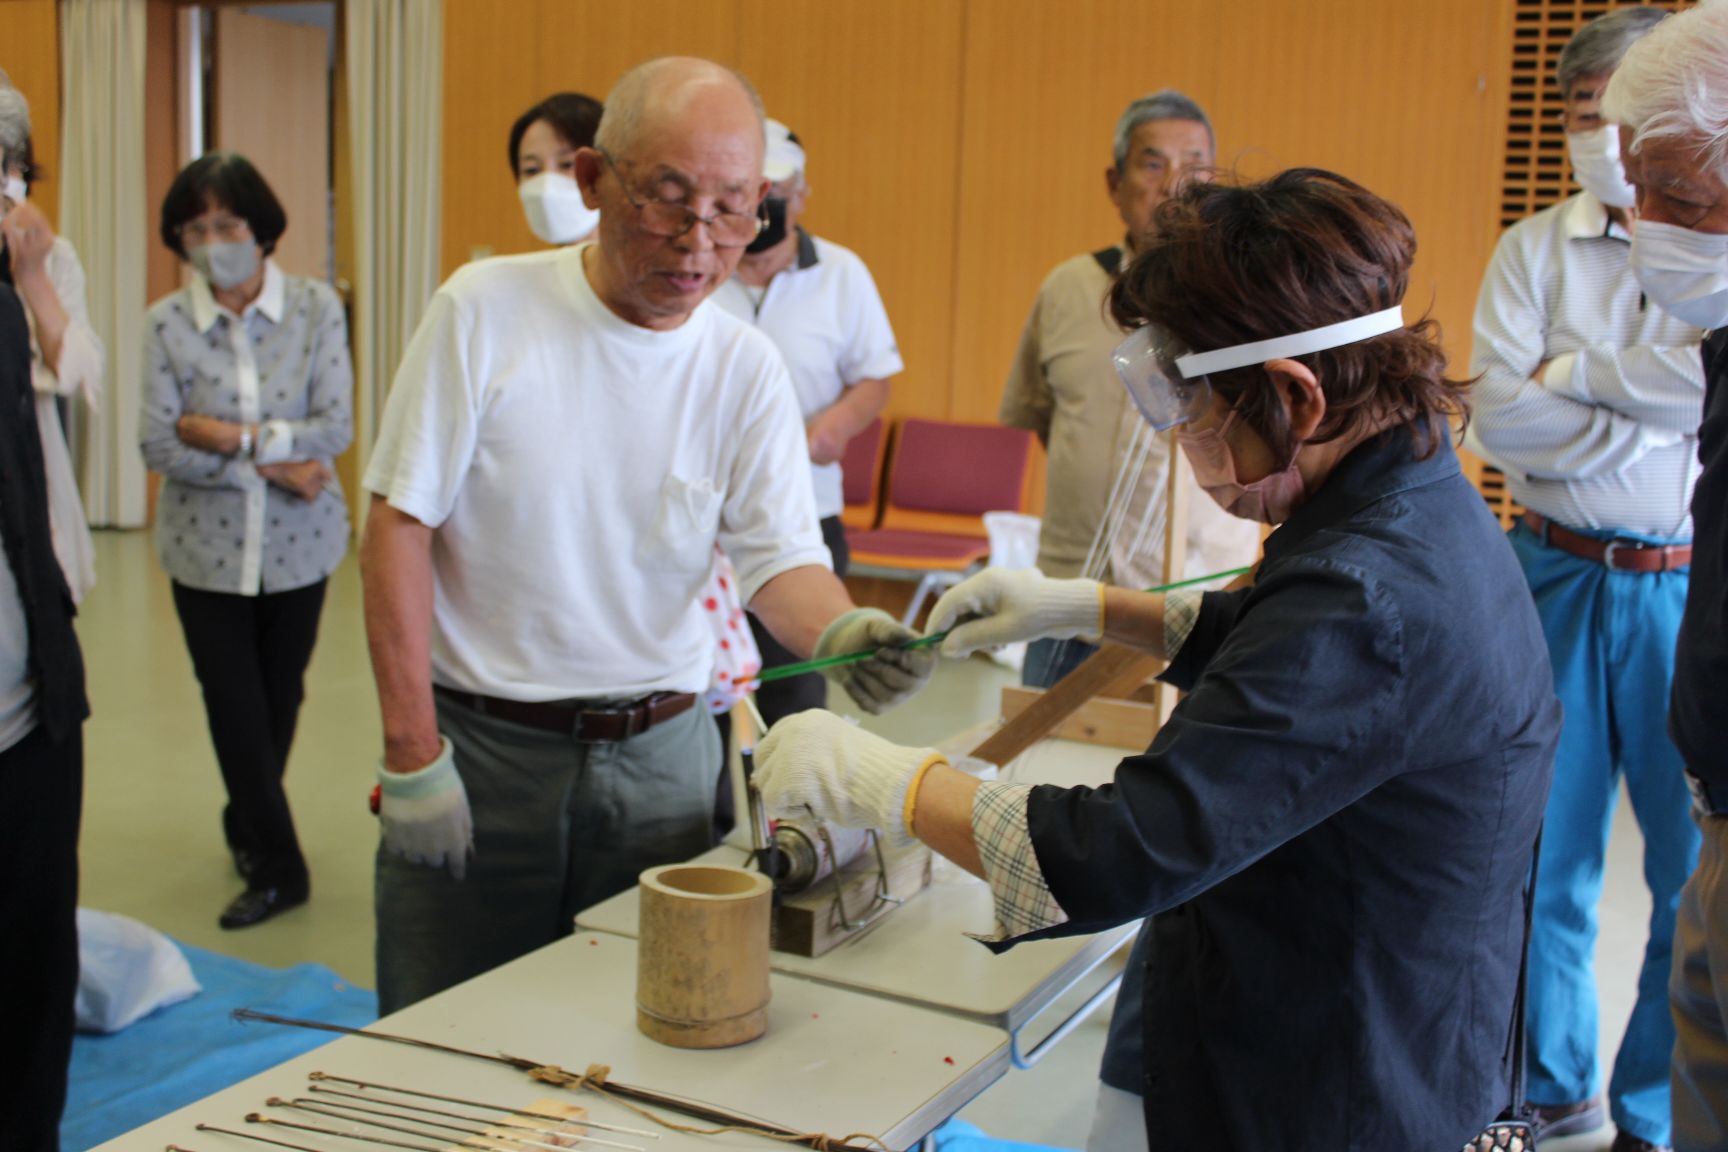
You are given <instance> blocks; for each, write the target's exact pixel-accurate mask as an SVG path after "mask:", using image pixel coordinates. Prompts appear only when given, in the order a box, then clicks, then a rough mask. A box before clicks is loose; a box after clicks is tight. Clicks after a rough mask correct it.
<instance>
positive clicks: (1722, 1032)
mask: <svg viewBox="0 0 1728 1152" xmlns="http://www.w3.org/2000/svg"><path fill="white" fill-rule="evenodd" d="M1693 811H1694V814H1695V818H1696V819H1697V821H1698V826H1699V827H1700V828H1701V829H1702V830H1703V832H1704V842H1703V845H1702V847H1701V849H1700V851H1699V853H1698V867H1697V868H1696V870H1694V871H1693V873H1692V878H1691V879H1690V880H1688V881H1686V886H1685V887H1684V888H1682V889H1681V890H1680V911H1679V916H1678V919H1677V922H1676V927H1675V931H1674V967H1673V972H1672V975H1671V977H1670V978H1669V982H1668V1002H1669V1006H1670V1007H1671V1008H1672V1009H1673V1011H1674V1025H1675V1033H1676V1035H1675V1044H1674V1066H1673V1070H1672V1072H1673V1075H1672V1081H1671V1089H1672V1096H1673V1108H1674V1149H1675V1152H1721V1149H1723V1148H1725V1147H1728V816H1705V815H1702V814H1698V813H1697V809H1696V808H1694V809H1693Z"/></svg>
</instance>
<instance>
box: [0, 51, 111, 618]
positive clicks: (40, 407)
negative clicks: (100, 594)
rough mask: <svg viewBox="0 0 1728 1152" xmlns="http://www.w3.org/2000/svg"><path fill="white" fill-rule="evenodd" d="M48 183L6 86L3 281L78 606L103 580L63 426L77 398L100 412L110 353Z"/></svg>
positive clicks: (0, 88) (14, 93)
mask: <svg viewBox="0 0 1728 1152" xmlns="http://www.w3.org/2000/svg"><path fill="white" fill-rule="evenodd" d="M40 178H41V173H40V172H39V171H38V170H37V167H36V161H35V156H34V149H33V148H32V147H31V139H30V105H29V104H28V103H27V102H26V101H25V99H24V94H23V93H21V92H19V91H18V90H17V89H16V88H13V87H11V86H10V85H5V84H0V180H3V183H0V243H3V245H4V251H0V278H4V279H5V280H6V281H7V282H8V283H10V284H11V285H12V286H13V288H15V289H16V290H17V292H18V298H19V299H20V300H22V301H23V302H24V312H25V317H26V319H27V320H28V321H29V323H30V377H31V384H32V385H33V386H34V387H35V390H36V424H37V426H38V428H39V429H40V431H41V436H42V465H43V471H44V472H45V473H46V475H47V477H48V519H49V523H50V526H51V527H52V529H53V534H54V555H55V557H56V558H57V559H58V560H59V561H60V570H61V571H62V572H63V573H65V575H66V586H67V587H68V588H69V589H70V590H71V592H72V599H73V601H74V602H76V601H81V600H83V599H84V595H85V593H87V592H89V591H90V589H91V587H92V586H94V585H95V583H96V558H95V548H94V547H93V546H92V544H91V542H90V528H89V526H88V525H87V524H86V523H85V521H84V503H83V501H82V500H81V499H79V496H78V480H77V477H76V476H75V475H74V473H73V470H72V456H71V453H70V451H69V450H68V448H67V443H66V433H65V431H64V430H63V429H62V427H61V423H60V402H61V401H62V399H65V400H68V401H70V400H71V398H72V397H79V398H82V400H83V401H84V403H85V404H86V405H88V406H89V409H90V411H91V412H92V413H94V412H95V411H96V403H97V397H98V396H99V395H100V394H101V390H102V372H103V367H104V354H103V350H102V340H101V337H99V336H97V335H96V330H95V329H94V328H92V327H91V326H90V308H89V305H88V304H87V303H86V302H85V299H84V265H83V264H82V263H81V262H80V261H79V259H78V253H77V251H76V250H74V249H73V247H72V244H71V242H70V241H68V240H67V239H66V238H65V237H64V236H56V235H55V234H54V229H53V227H52V226H51V225H50V224H49V223H48V218H47V217H46V216H45V215H43V214H42V212H41V210H40V209H38V208H37V207H36V206H35V205H34V204H32V203H31V202H30V186H31V185H32V184H34V183H35V182H36V181H37V180H38V179H40Z"/></svg>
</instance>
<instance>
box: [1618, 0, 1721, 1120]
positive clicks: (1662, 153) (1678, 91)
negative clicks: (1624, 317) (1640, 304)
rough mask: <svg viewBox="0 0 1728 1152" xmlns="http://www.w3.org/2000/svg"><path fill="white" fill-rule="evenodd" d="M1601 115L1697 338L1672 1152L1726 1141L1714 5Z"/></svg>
mask: <svg viewBox="0 0 1728 1152" xmlns="http://www.w3.org/2000/svg"><path fill="white" fill-rule="evenodd" d="M1603 113H1604V115H1606V116H1607V118H1608V119H1609V120H1610V121H1612V122H1614V123H1616V124H1618V125H1619V126H1620V139H1621V144H1622V148H1621V150H1622V152H1623V153H1624V156H1625V165H1626V175H1627V178H1628V179H1629V180H1630V181H1631V183H1632V185H1633V186H1634V187H1635V188H1637V190H1638V228H1637V232H1636V234H1635V235H1634V237H1633V241H1632V270H1633V272H1634V273H1635V274H1636V275H1637V277H1638V281H1639V283H1640V284H1642V285H1643V287H1644V290H1645V292H1647V293H1648V294H1649V297H1650V301H1651V303H1653V304H1655V305H1657V306H1659V307H1661V308H1664V309H1666V310H1667V311H1668V312H1670V313H1672V314H1673V315H1675V316H1677V317H1679V318H1680V319H1681V320H1684V321H1686V322H1687V323H1690V324H1695V325H1697V326H1698V327H1700V328H1706V329H1710V330H1711V332H1710V336H1709V337H1708V339H1706V340H1705V342H1704V352H1703V356H1704V372H1705V399H1704V422H1703V425H1702V426H1701V428H1700V429H1699V434H1698V456H1699V460H1700V461H1701V462H1702V464H1703V472H1702V474H1701V475H1700V476H1699V478H1698V483H1697V485H1696V487H1695V489H1694V492H1693V497H1692V518H1693V521H1694V524H1695V526H1696V527H1695V535H1694V538H1693V558H1692V581H1691V588H1690V591H1689V593H1688V595H1687V599H1686V612H1685V616H1684V619H1683V620H1682V622H1681V627H1680V643H1679V647H1678V651H1677V654H1676V661H1675V677H1674V694H1673V706H1672V711H1671V714H1670V717H1669V730H1670V732H1671V734H1672V735H1673V738H1674V742H1675V744H1676V745H1677V746H1678V747H1679V749H1680V754H1681V756H1682V757H1683V758H1684V759H1685V762H1686V772H1687V775H1688V779H1689V782H1690V783H1691V786H1692V794H1693V811H1694V816H1695V818H1696V819H1697V821H1698V824H1699V827H1700V828H1701V829H1702V830H1703V844H1702V847H1701V849H1700V852H1699V858H1698V867H1697V869H1696V871H1694V872H1693V874H1692V877H1691V879H1690V880H1688V881H1687V883H1686V886H1685V888H1684V889H1683V890H1682V892H1681V897H1680V909H1679V919H1678V924H1677V928H1676V931H1675V941H1674V966H1673V971H1672V975H1671V979H1670V984H1669V999H1670V1003H1671V1006H1672V1008H1673V1012H1674V1021H1675V1025H1676V1029H1677V1033H1678V1035H1677V1038H1676V1043H1675V1046H1674V1063H1673V1079H1672V1094H1673V1110H1674V1147H1675V1148H1676V1149H1682V1150H1685V1152H1704V1150H1706V1149H1709V1150H1712V1152H1716V1150H1720V1149H1722V1148H1725V1147H1728V0H1706V3H1704V4H1701V5H1700V6H1698V7H1697V8H1695V9H1691V10H1689V11H1686V12H1682V13H1680V14H1679V15H1677V16H1674V17H1672V18H1671V19H1669V20H1667V21H1665V22H1664V23H1663V24H1662V25H1661V26H1659V27H1658V28H1657V29H1656V30H1655V31H1654V32H1652V33H1651V34H1650V35H1649V36H1646V37H1645V38H1644V39H1643V40H1641V41H1640V42H1639V43H1637V44H1636V45H1634V46H1633V47H1632V49H1631V50H1630V51H1629V52H1627V54H1626V58H1625V60H1624V61H1623V62H1622V63H1621V65H1620V68H1619V70H1618V71H1617V72H1616V73H1615V74H1614V78H1613V80H1612V81H1611V82H1610V83H1609V85H1608V92H1607V96H1606V99H1605V101H1604V104H1603Z"/></svg>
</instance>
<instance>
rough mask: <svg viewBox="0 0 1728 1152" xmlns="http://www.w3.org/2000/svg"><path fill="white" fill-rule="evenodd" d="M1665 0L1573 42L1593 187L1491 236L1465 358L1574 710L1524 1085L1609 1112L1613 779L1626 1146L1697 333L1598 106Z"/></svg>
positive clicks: (1567, 1126) (1685, 540)
mask: <svg viewBox="0 0 1728 1152" xmlns="http://www.w3.org/2000/svg"><path fill="white" fill-rule="evenodd" d="M1666 16H1667V13H1666V12H1665V11H1664V10H1663V9H1661V8H1654V7H1638V8H1619V9H1616V10H1614V11H1613V12H1610V13H1608V14H1607V15H1605V16H1600V17H1597V18H1596V19H1594V20H1591V21H1590V22H1589V23H1587V24H1585V25H1584V26H1583V27H1582V28H1580V29H1579V30H1578V32H1577V34H1576V35H1574V36H1573V37H1572V39H1571V40H1570V41H1568V43H1567V44H1566V48H1565V50H1564V51H1563V52H1561V54H1560V62H1559V74H1560V91H1561V95H1562V97H1563V99H1564V101H1565V104H1564V107H1565V116H1566V132H1567V137H1566V143H1567V150H1568V151H1569V152H1570V153H1571V157H1572V170H1573V174H1574V175H1575V176H1576V177H1577V179H1578V182H1579V184H1581V185H1582V186H1583V191H1581V192H1579V193H1578V194H1577V195H1575V196H1571V197H1569V198H1567V199H1566V200H1563V201H1561V202H1560V203H1559V204H1556V205H1554V206H1553V207H1550V208H1547V209H1544V210H1543V211H1541V212H1538V213H1536V214H1535V215H1533V216H1530V217H1528V218H1526V219H1524V220H1520V221H1519V222H1518V223H1517V224H1515V225H1513V226H1512V227H1511V228H1510V229H1508V230H1507V232H1506V234H1505V235H1504V236H1502V237H1501V238H1500V243H1499V245H1498V246H1497V247H1496V249H1495V251H1494V258H1493V260H1492V262H1491V263H1490V264H1489V266H1488V271H1487V274H1486V275H1485V276H1484V277H1483V281H1482V291H1481V295H1480V297H1479V298H1478V300H1477V304H1476V317H1475V335H1476V341H1475V349H1474V356H1473V359H1472V363H1471V372H1472V373H1473V374H1475V375H1476V376H1477V384H1476V388H1475V390H1474V401H1473V412H1472V420H1471V422H1470V441H1471V445H1472V447H1474V448H1475V449H1476V450H1477V451H1478V452H1479V453H1481V454H1482V455H1483V456H1485V457H1487V458H1488V459H1490V460H1492V461H1493V462H1494V463H1495V464H1497V465H1499V466H1500V467H1501V468H1502V469H1504V470H1505V472H1506V475H1507V482H1508V484H1509V485H1510V487H1511V490H1512V495H1513V496H1514V497H1516V498H1517V500H1518V502H1519V503H1520V504H1522V505H1523V506H1524V508H1525V509H1526V512H1525V514H1524V516H1523V518H1522V519H1521V521H1520V522H1519V523H1518V524H1516V525H1514V526H1513V529H1512V532H1511V534H1510V538H1511V541H1512V548H1513V551H1514V552H1515V553H1516V554H1517V556H1518V563H1519V566H1520V567H1521V568H1522V569H1523V572H1524V578H1525V580H1526V581H1527V582H1528V584H1529V586H1530V592H1531V595H1532V596H1533V597H1534V598H1535V602H1536V609H1537V612H1538V614H1539V615H1540V616H1541V618H1542V629H1543V632H1544V634H1545V636H1546V639H1547V643H1548V650H1549V656H1550V659H1551V660H1552V662H1553V665H1554V686H1555V690H1556V691H1557V692H1558V693H1559V695H1560V699H1561V702H1562V704H1563V705H1564V706H1565V710H1566V719H1565V723H1564V725H1563V727H1562V729H1561V734H1560V748H1559V752H1558V754H1557V756H1556V759H1555V764H1554V787H1553V791H1552V793H1551V794H1550V796H1549V798H1548V805H1547V821H1546V824H1545V826H1544V831H1543V836H1542V853H1541V856H1542V858H1541V861H1540V863H1539V868H1538V879H1537V884H1536V903H1535V910H1534V915H1533V917H1532V925H1531V936H1530V969H1529V971H1530V981H1529V994H1528V998H1527V1012H1526V1019H1527V1022H1528V1026H1529V1031H1528V1039H1529V1043H1528V1055H1529V1072H1530V1080H1529V1084H1530V1087H1529V1097H1530V1100H1531V1102H1532V1103H1533V1104H1535V1105H1536V1106H1537V1110H1538V1120H1539V1135H1540V1136H1542V1137H1552V1136H1564V1135H1568V1134H1570V1133H1575V1132H1587V1131H1591V1130H1593V1129H1595V1128H1598V1127H1600V1126H1601V1124H1602V1122H1603V1118H1604V1117H1603V1108H1602V1102H1601V1097H1600V1092H1601V1090H1602V1074H1601V1070H1600V1067H1599V1061H1598V1057H1597V1043H1598V1040H1597V1036H1598V1029H1597V993H1596V980H1595V971H1594V964H1593V957H1592V953H1593V952H1594V949H1595V945H1596V904H1597V900H1598V899H1599V897H1600V896H1601V892H1602V876H1603V871H1604V867H1603V866H1604V863H1605V861H1606V857H1607V852H1608V833H1609V828H1610V826H1611V825H1612V823H1613V815H1614V807H1615V798H1616V796H1617V795H1618V793H1619V790H1620V782H1621V780H1622V779H1624V781H1625V785H1626V790H1627V792H1628V793H1629V794H1630V796H1631V799H1632V811H1633V814H1634V816H1635V817H1636V819H1637V821H1638V827H1639V829H1640V830H1641V831H1642V832H1643V847H1644V860H1643V865H1644V867H1643V875H1644V881H1645V883H1646V884H1647V885H1648V886H1649V889H1650V899H1651V914H1650V934H1649V938H1648V942H1647V944H1646V947H1645V951H1644V963H1643V967H1642V971H1641V972H1640V974H1639V979H1638V987H1637V1000H1636V1002H1635V1004H1634V1006H1633V1009H1632V1016H1631V1019H1630V1021H1629V1022H1628V1024H1627V1026H1626V1031H1625V1034H1624V1036H1623V1037H1622V1039H1621V1041H1620V1045H1619V1050H1618V1052H1616V1053H1615V1054H1614V1055H1613V1061H1612V1063H1613V1075H1612V1077H1611V1078H1610V1079H1609V1081H1608V1110H1609V1112H1610V1113H1611V1115H1612V1118H1613V1121H1614V1124H1615V1126H1616V1128H1617V1129H1618V1131H1617V1133H1616V1135H1615V1139H1614V1152H1646V1150H1648V1149H1659V1148H1663V1147H1665V1146H1666V1145H1667V1144H1668V1139H1669V1107H1668V1061H1669V1054H1670V1053H1671V1052H1672V1051H1673V1048H1674V1025H1673V1021H1672V1019H1671V1017H1670V1015H1669V1012H1668V1002H1667V996H1666V994H1665V992H1664V986H1665V983H1666V980H1667V973H1668V968H1669V965H1670V963H1671V961H1672V951H1671V949H1672V944H1673V940H1674V917H1675V908H1676V906H1677V905H1678V903H1679V899H1680V888H1681V885H1683V884H1684V883H1685V882H1686V877H1687V875H1688V874H1689V873H1690V872H1691V871H1692V866H1693V864H1694V863H1695V862H1696V860H1697V853H1698V832H1697V829H1695V828H1694V827H1693V825H1692V821H1691V819H1690V816H1689V810H1690V807H1691V805H1690V801H1689V798H1688V796H1687V793H1686V783H1685V772H1684V765H1683V764H1682V762H1681V759H1680V754H1679V752H1678V751H1677V750H1676V749H1675V747H1674V743H1673V741H1671V740H1670V739H1669V738H1668V733H1667V716H1668V695H1669V683H1670V681H1671V679H1672V676H1673V667H1674V645H1675V638H1676V636H1677V635H1678V633H1679V631H1680V617H1681V613H1682V611H1683V610H1684V608H1685V604H1686V586H1687V580H1688V574H1687V572H1688V565H1689V564H1690V563H1691V557H1692V531H1693V528H1692V517H1691V515H1690V514H1689V513H1688V512H1687V505H1688V504H1689V503H1690V502H1691V497H1692V484H1693V481H1694V480H1695V479H1696V478H1697V475H1698V460H1697V455H1698V442H1697V431H1698V421H1699V417H1700V414H1701V412H1702V410H1703V400H1704V371H1703V366H1702V365H1701V364H1700V363H1699V361H1698V343H1699V341H1700V340H1701V339H1702V337H1703V333H1702V332H1701V331H1699V329H1698V327H1697V326H1696V325H1694V324H1690V323H1688V322H1687V321H1686V320H1685V319H1683V318H1681V317H1678V316H1675V315H1672V314H1670V313H1668V312H1667V311H1665V310H1663V309H1661V308H1659V307H1653V306H1652V305H1651V304H1650V303H1649V301H1648V300H1647V299H1646V296H1645V293H1644V292H1642V291H1641V290H1640V288H1639V285H1638V281H1637V279H1636V278H1635V277H1634V276H1633V274H1632V260H1631V249H1632V244H1633V235H1634V230H1635V229H1636V227H1637V223H1636V217H1635V213H1634V211H1633V200H1634V193H1633V189H1632V187H1631V186H1630V185H1629V184H1627V183H1626V179H1625V176H1624V175H1623V173H1622V171H1621V163H1620V140H1619V134H1618V133H1617V132H1616V131H1615V129H1614V127H1613V125H1612V124H1609V123H1607V122H1605V121H1604V120H1603V118H1602V114H1601V102H1602V91H1603V88H1604V87H1605V86H1606V85H1607V83H1608V80H1609V77H1611V76H1612V75H1613V74H1614V71H1615V69H1616V68H1617V67H1619V65H1620V61H1621V59H1622V58H1623V57H1624V56H1625V55H1626V53H1627V51H1628V49H1629V48H1631V47H1632V46H1633V45H1635V44H1636V43H1637V42H1638V40H1639V39H1641V38H1642V37H1644V36H1647V35H1649V34H1650V32H1651V30H1652V29H1654V28H1656V27H1657V26H1658V25H1659V24H1660V22H1661V21H1662V20H1663V19H1665V18H1666Z"/></svg>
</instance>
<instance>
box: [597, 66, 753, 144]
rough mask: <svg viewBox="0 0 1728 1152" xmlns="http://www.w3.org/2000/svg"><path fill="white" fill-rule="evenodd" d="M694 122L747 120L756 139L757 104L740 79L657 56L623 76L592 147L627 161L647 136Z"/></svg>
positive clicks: (610, 95)
mask: <svg viewBox="0 0 1728 1152" xmlns="http://www.w3.org/2000/svg"><path fill="white" fill-rule="evenodd" d="M693 116H704V117H719V118H732V117H746V116H747V117H749V118H750V119H751V120H752V121H754V123H755V125H756V129H757V131H756V135H757V136H758V137H761V136H762V135H763V133H762V123H763V119H764V113H763V110H762V98H761V97H760V96H758V95H757V94H756V88H755V85H753V84H751V83H750V81H749V79H748V78H746V77H745V76H744V74H743V73H741V72H738V71H736V70H734V69H731V68H728V67H726V66H725V65H724V64H716V63H715V62H714V61H712V60H703V59H701V58H700V57H697V56H661V57H659V58H657V59H654V60H649V61H647V62H645V63H642V64H638V65H637V66H636V67H634V68H632V69H630V71H628V72H626V73H625V74H624V76H623V78H622V79H620V80H619V81H618V83H617V84H616V85H614V86H613V88H612V91H611V92H610V93H608V94H607V96H606V111H605V113H604V114H603V115H602V116H601V117H600V128H599V130H598V131H597V132H596V133H595V137H594V144H595V147H597V148H599V149H600V150H601V151H603V152H606V153H608V154H610V155H612V156H617V157H620V158H622V157H626V156H629V155H630V153H631V151H632V149H634V148H635V147H636V146H637V145H638V144H639V143H640V142H641V140H642V139H643V137H644V136H645V135H647V134H652V133H654V132H658V131H662V130H665V129H667V128H672V127H675V126H677V125H679V124H681V123H688V122H689V121H690V120H691V118H692V117H693Z"/></svg>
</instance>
